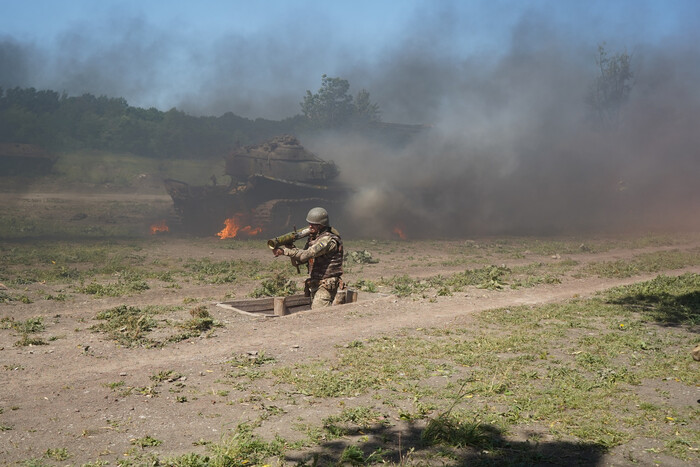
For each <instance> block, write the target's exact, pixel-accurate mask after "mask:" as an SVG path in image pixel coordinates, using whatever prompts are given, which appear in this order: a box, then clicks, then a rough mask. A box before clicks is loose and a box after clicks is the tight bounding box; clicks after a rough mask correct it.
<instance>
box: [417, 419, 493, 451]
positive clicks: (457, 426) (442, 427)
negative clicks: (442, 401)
mask: <svg viewBox="0 0 700 467" xmlns="http://www.w3.org/2000/svg"><path fill="white" fill-rule="evenodd" d="M491 432H492V430H490V429H489V428H488V427H486V426H484V425H482V424H481V422H478V421H469V420H460V419H458V418H457V417H455V416H453V415H451V414H440V415H439V416H438V417H437V418H434V419H431V420H430V421H429V422H428V424H427V426H426V427H425V429H424V430H423V431H422V432H421V439H422V440H423V442H424V443H426V444H428V445H434V444H445V445H447V446H452V447H456V448H465V447H475V448H477V449H487V448H490V446H491V444H490V438H491V436H490V433H491Z"/></svg>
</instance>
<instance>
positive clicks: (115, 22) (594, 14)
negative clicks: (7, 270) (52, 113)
mask: <svg viewBox="0 0 700 467" xmlns="http://www.w3.org/2000/svg"><path fill="white" fill-rule="evenodd" d="M0 8H2V10H1V11H2V12H3V14H2V15H0V44H1V46H0V47H1V48H0V60H1V61H2V63H0V64H1V65H2V68H1V69H0V85H2V86H4V87H6V88H7V87H12V86H21V87H28V86H33V87H36V88H38V89H52V90H56V91H59V92H63V91H65V92H67V93H68V94H69V95H80V94H82V93H85V92H89V93H92V94H96V95H107V96H109V97H124V98H126V99H127V101H128V102H129V103H130V104H131V105H134V106H139V107H156V108H158V109H160V110H168V109H170V108H172V107H177V108H178V109H180V110H184V111H186V112H188V113H192V114H197V115H214V116H218V115H221V114H223V113H225V112H229V111H230V112H233V113H235V114H237V115H241V116H246V117H249V118H257V117H262V118H270V119H281V118H285V117H289V116H293V115H295V114H297V113H299V111H300V107H299V102H300V101H301V100H302V99H303V96H304V94H305V91H306V90H311V91H316V90H318V88H319V87H320V84H321V75H323V74H327V75H329V76H332V77H342V78H344V79H348V80H349V81H350V85H351V91H354V92H357V91H359V90H360V89H367V90H368V91H369V92H370V95H371V96H376V98H375V100H376V101H378V103H379V104H380V107H382V108H383V109H384V110H385V113H386V117H388V119H391V120H398V119H407V118H410V117H413V118H422V117H423V116H422V115H415V116H414V115H412V113H411V114H409V115H407V114H406V111H407V110H413V109H411V108H406V106H407V105H408V104H406V103H402V102H398V101H397V100H396V99H395V95H391V93H390V89H388V88H390V87H391V86H392V81H394V80H397V79H398V80H402V81H404V80H407V79H410V77H406V76H392V73H396V74H398V73H411V72H412V70H413V71H415V70H414V69H411V66H412V65H411V64H410V63H406V62H405V61H407V60H412V61H414V62H415V64H414V65H413V66H419V67H421V68H422V67H425V66H429V65H430V62H431V61H439V62H440V63H442V62H448V63H451V64H455V63H459V62H462V61H466V60H470V59H475V58H480V57H484V58H486V59H488V60H493V59H495V58H496V57H498V56H500V55H502V54H504V53H507V51H508V50H509V49H510V47H511V46H512V41H513V38H514V33H516V32H517V31H518V28H520V27H522V25H523V24H524V22H527V21H539V22H541V23H542V27H546V28H550V29H553V30H556V31H559V33H561V34H563V35H566V36H572V37H567V38H566V39H565V40H572V39H576V41H577V43H576V44H573V46H575V47H583V48H584V49H587V50H583V51H576V50H572V53H584V54H585V53H587V54H589V55H592V54H594V52H595V48H596V46H597V44H598V43H600V42H604V41H605V42H607V43H608V44H611V45H612V46H613V47H614V48H616V49H617V48H625V49H627V50H634V48H635V47H638V46H640V45H641V44H644V43H650V42H652V43H653V42H656V41H659V40H663V39H664V38H665V37H667V36H669V35H673V34H674V33H676V32H677V31H679V30H682V29H686V30H688V29H690V28H692V27H693V26H697V24H693V22H695V23H697V22H698V19H697V18H698V16H699V15H700V4H698V2H696V1H694V0H685V1H679V0H617V1H615V0H605V1H600V0H589V1H580V0H548V1H543V0H531V1H516V0H511V1H503V0H489V1H482V0H479V1H469V0H463V1H440V0H432V1H431V0H402V1H400V2H397V1H391V0H388V1H387V0H359V1H358V0H355V1H320V0H297V1H292V0H286V1H284V0H267V1H262V0H261V1H251V0H247V1H237V0H228V1H225V0H224V1H222V0H201V1H187V0H145V1H144V0H99V1H95V0H68V1H57V0H23V1H21V2H18V1H15V0H0ZM411 54H416V56H417V59H414V58H413V57H411ZM399 61H403V63H399ZM589 61H591V62H592V60H591V59H590V57H589ZM387 65H394V66H405V67H407V68H408V70H405V69H396V70H392V69H390V68H389V67H388V66H387ZM378 81H379V82H378ZM418 86H419V85H418ZM411 91H412V90H411ZM385 93H387V94H389V95H388V96H387V97H386V98H385V97H384V94H385ZM406 123H420V122H406Z"/></svg>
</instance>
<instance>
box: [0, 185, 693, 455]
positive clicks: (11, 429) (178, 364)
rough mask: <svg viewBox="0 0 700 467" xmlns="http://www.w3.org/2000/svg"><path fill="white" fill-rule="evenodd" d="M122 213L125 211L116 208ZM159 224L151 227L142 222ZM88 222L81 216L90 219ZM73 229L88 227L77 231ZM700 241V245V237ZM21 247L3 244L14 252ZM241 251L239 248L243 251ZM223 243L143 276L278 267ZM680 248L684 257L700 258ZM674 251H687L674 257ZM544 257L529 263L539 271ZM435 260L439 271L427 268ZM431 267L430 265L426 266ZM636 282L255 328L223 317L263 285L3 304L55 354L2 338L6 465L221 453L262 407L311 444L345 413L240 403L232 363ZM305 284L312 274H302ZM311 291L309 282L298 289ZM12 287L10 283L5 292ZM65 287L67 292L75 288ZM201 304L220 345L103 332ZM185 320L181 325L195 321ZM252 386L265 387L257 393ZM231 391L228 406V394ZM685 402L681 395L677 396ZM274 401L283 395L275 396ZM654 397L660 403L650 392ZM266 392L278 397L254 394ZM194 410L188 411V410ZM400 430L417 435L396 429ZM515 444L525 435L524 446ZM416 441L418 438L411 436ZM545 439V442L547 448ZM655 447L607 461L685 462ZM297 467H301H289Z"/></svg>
mask: <svg viewBox="0 0 700 467" xmlns="http://www.w3.org/2000/svg"><path fill="white" fill-rule="evenodd" d="M0 201H1V202H2V203H3V206H4V209H14V210H17V211H19V212H26V213H27V215H29V214H30V213H32V212H41V213H44V214H43V215H46V216H50V217H52V218H60V219H66V220H70V219H73V218H75V219H77V217H75V216H76V214H79V213H86V215H87V216H93V215H94V213H96V212H99V211H100V209H104V208H105V206H106V205H108V204H109V203H113V202H130V203H133V204H134V205H137V204H139V203H146V204H148V205H149V206H150V209H149V210H148V212H147V214H140V213H128V212H127V213H120V214H119V216H121V217H119V218H120V222H134V223H140V222H142V223H144V225H145V224H147V223H148V222H150V221H153V220H157V219H158V218H160V217H162V218H167V219H172V218H173V213H172V212H171V201H170V199H169V198H168V197H167V196H166V195H163V194H162V193H158V192H149V193H142V192H138V190H136V192H134V193H109V192H104V191H103V192H101V193H91V194H89V195H87V196H86V194H85V193H82V194H75V193H45V192H44V193H38V192H25V193H16V192H15V193H0ZM115 209H116V208H115ZM144 216H148V217H149V218H143V217H144ZM78 217H79V216H78ZM75 222H79V220H76V221H75ZM695 238H696V239H697V237H695ZM14 241H18V242H23V243H24V244H26V242H27V240H11V241H9V240H8V241H3V242H2V243H4V244H5V245H8V244H11V243H12V242H14ZM234 241H235V240H234ZM465 241H469V242H472V243H473V242H478V241H479V240H478V239H460V240H449V241H448V240H444V241H435V242H416V243H412V242H410V241H407V242H404V243H397V244H398V245H399V247H397V248H394V249H385V250H383V252H382V255H381V260H380V262H378V263H376V264H366V265H363V266H354V267H352V268H350V270H349V272H347V273H346V281H350V282H352V281H353V280H357V279H359V278H364V279H378V278H380V277H391V276H394V275H400V274H403V273H405V271H408V270H410V275H411V277H422V276H431V275H435V274H438V273H442V274H449V273H450V272H456V271H463V270H464V269H465V268H466V267H468V265H464V264H459V265H455V266H454V267H445V266H441V265H440V264H441V262H442V261H443V260H449V257H450V255H449V251H453V249H454V248H460V246H462V245H464V244H465ZM218 242H220V240H219V239H218V238H213V239H198V238H191V237H187V236H184V235H183V236H179V235H177V233H170V234H166V235H162V236H159V237H158V238H157V239H155V240H149V241H148V242H147V245H148V246H147V248H146V249H144V251H142V252H141V253H142V254H143V255H144V256H145V259H144V264H150V263H152V262H153V261H154V260H157V259H158V258H207V257H208V258H212V259H213V260H217V261H220V260H233V259H255V260H259V261H261V262H263V263H267V262H272V261H280V260H281V259H275V258H273V257H272V255H271V254H270V252H269V250H266V249H265V248H247V247H246V246H245V245H247V244H246V243H245V242H243V243H242V245H243V246H239V247H236V248H231V249H222V248H221V246H220V245H221V243H218ZM695 246H697V244H688V245H682V246H680V248H690V247H695ZM664 248H670V247H663V246H659V247H648V248H646V249H644V250H642V249H639V248H637V249H634V250H615V251H607V252H605V253H600V254H594V253H585V254H584V253H582V254H580V255H569V254H567V255H561V256H560V257H551V256H542V257H540V258H537V259H538V260H540V261H543V262H549V261H561V259H562V258H563V257H565V258H568V259H576V260H577V261H580V262H582V263H584V262H591V261H601V260H606V259H613V258H614V259H621V258H625V257H629V256H631V255H635V254H639V253H641V252H642V251H655V250H661V249H664ZM673 248H679V246H678V245H674V246H673ZM536 256H537V255H534V254H527V258H526V259H527V261H533V258H535V257H536ZM428 258H429V259H430V261H427V260H425V259H428ZM519 261H523V260H522V259H508V258H503V263H504V264H511V265H512V264H517V263H518V262H519ZM421 264H424V265H421ZM687 271H694V272H697V273H700V268H697V267H696V268H688V269H685V270H678V271H668V272H667V273H668V274H680V273H683V272H687ZM655 276H656V274H653V275H645V276H636V277H632V278H628V279H615V280H611V279H601V278H596V277H587V278H582V279H575V278H567V279H566V280H564V281H563V282H562V283H560V284H545V285H538V286H536V287H532V288H524V289H516V290H511V289H504V290H498V291H489V290H481V289H476V288H473V289H470V290H468V291H467V292H464V293H461V294H455V295H453V296H449V297H434V296H433V297H429V298H421V297H418V298H417V297H412V298H399V297H396V296H393V295H391V294H389V293H388V291H386V290H380V291H379V292H378V293H374V294H371V293H365V292H360V294H359V301H358V302H357V303H353V304H348V305H344V306H341V307H334V308H331V309H326V310H320V311H317V310H310V311H303V312H298V313H294V314H292V315H289V316H285V317H279V318H263V317H252V316H248V315H243V314H239V313H236V312H232V311H230V310H226V309H223V308H221V307H219V306H217V303H218V302H221V301H223V300H224V299H225V297H230V296H235V297H245V296H246V295H247V294H248V293H249V292H250V290H251V289H252V288H253V287H254V286H256V285H257V283H255V282H253V281H248V282H243V283H240V284H239V283H233V284H222V285H202V284H199V283H195V282H186V283H182V284H181V288H163V287H152V288H151V289H149V290H147V291H144V292H143V293H139V294H135V295H131V296H126V297H118V298H109V297H106V298H93V297H91V296H87V295H82V294H69V298H68V299H67V300H65V301H56V300H43V299H38V300H33V302H32V303H28V304H25V303H21V302H19V301H13V302H9V303H6V304H0V318H2V317H11V318H13V319H14V320H27V319H30V318H33V317H37V316H41V317H43V319H44V322H45V323H46V325H47V326H46V331H45V332H43V333H41V334H40V335H41V336H42V337H43V338H44V339H49V338H50V337H51V336H54V337H56V338H55V339H54V340H49V342H48V345H37V346H24V347H17V346H15V345H14V343H15V342H16V341H17V339H18V336H17V334H14V333H12V332H11V331H8V330H4V331H0V361H2V366H3V368H0V408H2V412H1V413H0V425H1V426H3V427H5V429H3V430H2V431H0V460H1V461H2V462H3V463H4V464H5V465H13V464H16V463H21V462H23V461H26V460H28V459H37V458H41V457H42V456H44V454H45V453H46V452H47V450H49V449H60V448H65V449H66V450H67V452H68V453H70V458H68V459H67V460H64V461H60V462H59V461H52V460H50V459H46V458H45V459H44V462H45V463H46V464H56V465H66V464H73V465H80V464H82V463H87V462H96V461H103V462H110V463H111V464H112V465H114V464H116V462H117V461H118V460H120V459H128V458H129V455H130V454H129V453H130V452H132V451H131V450H132V449H134V445H133V440H135V439H143V438H144V437H146V436H151V437H153V438H155V439H158V440H162V441H163V443H162V445H160V446H157V447H155V448H152V449H154V451H153V452H158V454H159V455H160V456H161V457H169V456H176V455H180V454H183V453H188V452H198V453H204V452H206V446H204V443H203V442H199V441H200V440H204V441H211V442H218V441H220V440H221V439H222V436H225V435H226V434H227V433H229V432H230V431H231V430H232V429H234V428H235V427H236V426H237V425H238V424H239V423H242V422H245V421H249V420H256V419H258V418H259V417H260V413H261V407H264V406H268V407H270V406H278V407H280V408H282V409H283V410H284V411H285V413H284V414H283V415H281V416H275V417H270V418H269V419H267V420H265V422H264V423H263V425H262V427H261V428H262V430H261V432H262V433H264V434H267V435H270V437H271V436H274V435H276V434H277V435H279V436H281V437H283V438H286V439H295V438H299V437H300V433H299V432H298V431H296V430H295V429H294V425H295V423H297V421H298V420H304V421H305V422H306V423H318V424H320V422H321V420H322V419H323V418H324V417H325V416H327V414H328V413H337V411H338V410H339V409H338V407H339V406H338V404H339V401H338V400H335V399H329V400H327V401H323V402H321V403H313V404H311V403H309V404H299V405H291V404H289V405H287V404H286V402H285V401H265V400H262V401H261V400H255V399H254V398H250V399H249V400H244V401H240V400H238V399H237V393H236V391H235V390H231V386H230V385H226V384H222V383H221V381H222V380H224V379H225V378H226V374H227V372H230V371H231V364H230V363H227V362H230V361H231V359H232V357H233V356H236V355H262V354H264V355H267V356H273V357H274V358H275V359H276V361H277V362H278V363H280V364H284V365H287V364H293V363H295V362H301V361H310V360H313V359H316V358H318V357H322V356H327V357H331V356H333V355H334V354H335V352H337V349H338V348H339V347H342V346H345V345H347V344H348V343H350V342H353V341H356V340H366V339H369V338H371V337H374V336H383V335H395V334H397V333H400V332H403V331H405V330H407V329H416V328H425V327H445V328H449V327H452V326H461V327H465V326H469V325H470V322H471V321H472V317H473V316H474V314H475V313H476V312H478V311H480V310H486V309H491V308H496V307H508V306H517V305H526V304H543V303H550V302H560V301H565V300H568V299H571V298H573V297H586V296H592V295H594V294H596V293H597V292H599V291H601V290H604V289H607V288H610V287H612V286H616V285H621V284H628V283H633V282H639V281H642V280H645V279H650V278H653V277H655ZM300 277H301V276H300ZM299 282H301V278H300V280H299ZM1 287H3V286H1V285H0V288H1ZM59 288H60V287H54V286H51V285H44V284H31V285H28V286H22V287H21V288H6V290H5V292H7V293H9V294H15V295H19V294H27V295H29V296H36V297H39V296H41V295H40V294H42V293H43V294H46V293H58V290H57V289H59ZM64 288H65V286H64ZM189 302H193V303H194V304H203V305H204V306H206V307H207V309H208V311H209V312H210V313H211V315H212V317H213V318H214V319H215V320H217V321H218V322H220V323H222V324H223V326H222V327H218V328H216V329H215V331H214V333H213V334H212V335H209V336H202V337H199V338H191V339H187V340H184V341H181V342H178V343H174V344H169V345H167V346H165V347H162V348H150V349H149V348H127V347H122V346H119V345H118V344H116V343H115V342H113V341H111V340H109V339H108V338H107V337H106V336H105V335H104V334H100V333H96V332H94V331H93V330H91V329H90V328H91V326H93V325H94V324H95V323H96V321H95V319H94V318H95V315H96V314H97V313H98V312H99V311H102V310H106V309H109V308H111V307H115V306H118V305H122V304H126V305H130V306H138V307H144V306H146V305H151V304H157V305H177V306H181V305H182V304H183V303H189ZM186 313H187V312H186V311H184V312H183V314H182V316H181V317H180V318H181V319H184V318H185V317H186V316H185V315H186ZM168 371H171V372H174V373H176V374H177V375H179V376H181V377H179V379H175V380H173V381H168V380H165V381H162V382H159V383H158V384H157V385H156V383H155V382H154V381H153V380H152V378H151V376H152V375H156V374H159V373H161V372H168ZM122 381H123V382H124V386H123V387H124V388H125V387H132V388H153V389H155V390H156V391H157V393H158V394H153V393H149V390H148V389H145V390H144V391H143V392H144V394H136V393H133V392H132V393H131V394H128V395H126V394H124V393H123V392H121V391H120V390H119V389H118V388H117V389H115V385H116V383H118V382H122ZM250 384H255V385H257V384H260V385H262V384H266V383H264V382H252V383H250ZM224 390H227V391H230V393H229V394H228V395H225V396H222V394H223V393H222V392H221V391H224ZM664 390H666V391H669V392H670V393H671V399H674V398H677V399H678V400H682V401H684V402H687V403H695V401H696V400H697V399H700V394H699V393H698V390H697V388H696V390H695V391H694V392H693V391H691V392H689V391H688V389H687V387H680V386H679V387H676V386H673V385H672V384H670V383H669V385H668V387H665V388H664ZM674 391H677V393H674ZM270 392H274V390H273V389H271V390H270ZM650 392H653V391H650ZM254 393H257V394H265V393H266V388H265V387H263V386H261V387H257V386H256V391H254ZM183 396H184V397H186V398H187V402H186V403H177V401H178V398H180V399H182V397H183ZM395 429H396V430H399V431H400V430H401V429H406V430H409V429H410V427H408V426H404V425H402V422H397V425H396V426H395ZM513 436H514V437H515V438H516V439H517V437H518V436H519V434H518V433H515V434H513ZM407 437H408V435H407ZM543 441H546V439H544V440H543ZM652 447H653V446H651V445H644V446H637V447H636V451H635V446H633V445H629V444H628V445H626V446H625V449H624V450H612V451H611V452H609V453H607V454H605V456H604V457H603V458H600V459H597V460H596V462H597V463H599V464H600V465H625V464H627V463H629V460H628V459H629V457H628V456H629V455H630V450H632V451H635V457H636V458H637V459H641V465H652V464H653V463H655V462H660V463H661V464H665V465H669V464H679V465H680V464H682V462H680V461H678V460H677V459H672V458H665V457H663V456H661V457H659V456H657V457H654V454H653V452H650V451H649V450H648V449H649V448H652ZM290 465H291V464H290Z"/></svg>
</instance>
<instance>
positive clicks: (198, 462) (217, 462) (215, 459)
mask: <svg viewBox="0 0 700 467" xmlns="http://www.w3.org/2000/svg"><path fill="white" fill-rule="evenodd" d="M285 444H286V442H285V440H284V439H282V438H280V437H279V436H275V437H274V438H273V439H272V440H269V441H266V440H264V439H262V438H261V437H260V436H258V435H256V434H254V433H253V426H251V425H250V424H246V423H244V424H240V425H238V426H237V427H236V429H235V430H233V431H232V432H231V434H230V435H227V436H226V437H225V438H223V439H222V440H221V442H219V443H207V445H206V448H207V454H206V455H202V454H195V453H190V454H184V455H182V456H179V457H174V458H171V459H167V460H166V461H165V462H164V463H163V465H172V466H178V467H200V466H201V467H204V466H215V467H224V466H240V467H244V466H246V465H251V466H252V465H263V464H264V461H265V460H266V459H269V458H272V457H278V456H281V455H282V453H283V452H284V450H285Z"/></svg>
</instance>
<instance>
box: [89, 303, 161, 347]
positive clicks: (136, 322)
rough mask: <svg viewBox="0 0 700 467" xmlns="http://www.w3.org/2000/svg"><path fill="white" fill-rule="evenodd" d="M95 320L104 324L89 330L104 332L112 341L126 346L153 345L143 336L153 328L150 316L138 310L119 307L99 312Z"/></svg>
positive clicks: (153, 323)
mask: <svg viewBox="0 0 700 467" xmlns="http://www.w3.org/2000/svg"><path fill="white" fill-rule="evenodd" d="M95 319H98V320H103V321H105V322H104V323H100V324H96V325H94V326H92V328H91V329H93V330H95V331H100V332H106V333H108V334H109V335H110V337H112V338H113V339H114V340H116V341H117V342H119V343H120V344H123V345H126V346H133V345H147V346H148V345H153V342H152V341H149V340H148V339H147V338H146V337H145V335H146V334H147V333H148V332H149V331H150V330H151V329H153V327H155V321H154V320H153V318H152V317H151V314H150V313H149V312H146V311H142V310H141V309H139V308H136V307H131V306H126V305H120V306H118V307H115V308H110V309H109V310H105V311H101V312H99V313H98V314H97V316H96V317H95Z"/></svg>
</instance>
